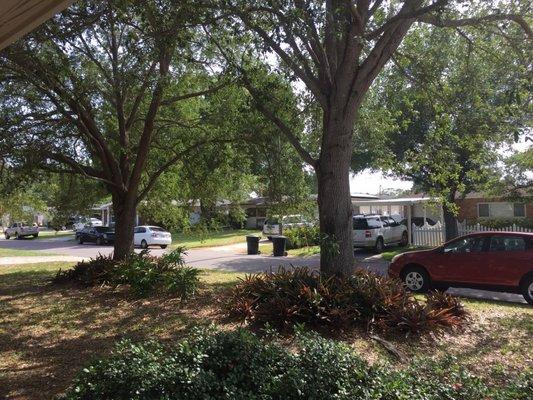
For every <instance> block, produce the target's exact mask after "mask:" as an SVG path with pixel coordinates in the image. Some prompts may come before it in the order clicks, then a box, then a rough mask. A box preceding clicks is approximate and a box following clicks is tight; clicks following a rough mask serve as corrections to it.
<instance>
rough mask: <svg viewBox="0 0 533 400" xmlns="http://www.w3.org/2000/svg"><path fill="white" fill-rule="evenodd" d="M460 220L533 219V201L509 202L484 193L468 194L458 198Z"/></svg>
mask: <svg viewBox="0 0 533 400" xmlns="http://www.w3.org/2000/svg"><path fill="white" fill-rule="evenodd" d="M456 202H457V205H458V206H459V215H458V219H459V220H460V221H464V220H466V221H469V222H470V221H478V220H480V219H481V220H483V219H496V218H498V219H500V218H501V219H515V218H517V219H520V218H528V219H532V218H533V201H529V202H528V201H522V202H521V201H508V200H506V199H502V198H500V197H487V196H486V195H485V194H483V193H478V192H473V193H468V194H467V195H466V196H464V197H458V198H457V200H456Z"/></svg>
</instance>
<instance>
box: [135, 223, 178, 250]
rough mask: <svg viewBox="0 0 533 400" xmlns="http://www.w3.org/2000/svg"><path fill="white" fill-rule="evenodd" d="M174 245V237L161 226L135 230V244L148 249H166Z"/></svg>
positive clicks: (143, 227)
mask: <svg viewBox="0 0 533 400" xmlns="http://www.w3.org/2000/svg"><path fill="white" fill-rule="evenodd" d="M170 243H172V236H171V235H170V232H167V231H166V230H164V229H163V228H160V227H159V226H149V225H143V226H136V227H135V229H134V230H133V244H134V245H135V246H141V247H142V248H143V249H147V248H148V246H160V247H161V248H162V249H165V248H166V247H167V246H168V245H169V244H170Z"/></svg>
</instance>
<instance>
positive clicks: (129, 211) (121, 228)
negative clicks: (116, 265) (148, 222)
mask: <svg viewBox="0 0 533 400" xmlns="http://www.w3.org/2000/svg"><path fill="white" fill-rule="evenodd" d="M136 211H137V207H136V202H135V196H134V195H132V194H130V193H126V194H122V195H115V194H114V195H113V212H114V213H115V243H114V248H113V259H114V260H116V261H122V260H124V259H125V258H126V257H128V255H130V254H131V253H132V252H133V229H134V228H135V216H136Z"/></svg>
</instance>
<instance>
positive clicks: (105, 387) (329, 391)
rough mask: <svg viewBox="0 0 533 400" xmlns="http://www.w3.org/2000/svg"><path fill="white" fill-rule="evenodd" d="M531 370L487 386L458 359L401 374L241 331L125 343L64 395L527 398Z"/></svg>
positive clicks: (316, 340) (332, 346)
mask: <svg viewBox="0 0 533 400" xmlns="http://www.w3.org/2000/svg"><path fill="white" fill-rule="evenodd" d="M532 383H533V374H532V373H531V371H529V373H526V374H524V375H521V376H518V377H512V378H509V380H508V384H506V385H499V386H497V387H492V386H489V385H488V384H487V383H486V382H485V381H484V380H483V379H481V378H479V377H477V376H475V375H473V374H471V373H469V372H468V371H467V370H466V369H464V368H462V367H461V366H460V365H458V364H457V362H456V360H455V359H453V358H452V357H447V358H445V359H443V360H440V361H438V362H435V361H429V360H425V359H419V360H417V361H416V362H415V363H413V365H412V366H410V367H408V368H406V369H403V370H396V369H393V368H392V367H390V366H388V365H374V366H370V365H369V364H368V363H366V362H365V361H363V360H362V359H361V358H360V357H359V356H358V355H357V354H356V353H355V351H354V350H353V349H352V348H350V347H349V346H347V345H346V344H343V343H340V342H336V341H333V340H328V339H324V338H321V337H319V336H316V335H302V334H299V335H297V336H296V340H295V343H294V347H293V348H292V349H291V350H288V349H287V348H285V347H283V346H282V345H281V344H280V343H278V342H277V341H275V340H273V341H269V342H265V341H263V340H260V339H259V338H258V337H257V336H255V335H254V334H252V333H250V332H248V331H245V330H237V331H233V332H213V331H210V330H194V331H193V333H191V334H190V335H189V337H188V338H186V339H185V340H183V341H181V342H179V343H177V344H175V345H173V346H164V345H162V344H160V343H157V342H147V343H140V344H135V343H132V342H130V341H123V342H120V343H119V344H118V345H117V346H116V349H115V351H114V352H113V353H112V354H111V355H110V356H109V357H107V358H103V359H100V360H96V361H94V362H93V363H91V364H90V365H89V366H87V367H86V368H84V369H83V370H82V371H81V372H80V373H79V374H78V376H77V378H76V379H75V380H74V382H73V384H72V386H71V388H70V389H69V391H68V392H67V393H66V394H65V395H64V396H63V397H62V398H63V399H68V400H88V399H92V400H99V399H106V400H115V399H116V400H119V399H120V400H122V399H124V400H126V399H127V400H155V399H158V400H161V399H165V400H171V399H172V400H197V399H228V400H229V399H231V400H244V399H246V400H255V399H258V400H259V399H261V400H269V399H279V400H281V399H286V400H292V399H316V400H330V399H331V400H333V399H336V400H342V399H346V400H348V399H358V400H407V399H409V400H454V399H493V400H526V399H530V398H531V396H532V395H533V389H532Z"/></svg>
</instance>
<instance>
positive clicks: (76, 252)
mask: <svg viewBox="0 0 533 400" xmlns="http://www.w3.org/2000/svg"><path fill="white" fill-rule="evenodd" d="M0 248H7V249H19V250H31V251H42V252H43V256H42V257H0V268H1V266H2V265H12V264H14V263H17V264H22V263H33V262H35V263H38V262H51V261H80V260H83V259H88V258H91V257H96V256H97V255H98V254H102V255H109V254H111V253H112V251H113V248H112V247H110V246H97V245H94V244H83V245H80V244H77V243H76V242H75V241H74V240H73V239H72V237H57V238H50V239H38V240H32V239H20V240H13V239H11V240H5V239H3V238H1V239H0ZM245 249H246V244H245V243H242V244H234V245H228V246H220V247H211V248H197V249H191V250H188V252H187V255H186V257H185V262H186V263H187V264H188V265H190V266H193V267H197V268H209V269H217V268H219V269H225V270H229V271H238V272H246V273H253V272H262V271H269V270H272V269H276V268H278V267H279V266H284V267H290V266H304V265H305V266H308V267H310V268H318V267H319V265H320V257H319V256H318V255H315V256H311V257H273V256H265V255H254V256H250V255H246V254H243V252H244V250H245ZM137 251H139V250H137ZM165 251H168V250H162V249H159V248H151V249H150V252H151V253H152V254H153V255H155V256H160V255H162V254H163V253H164V252H165ZM45 254H47V255H50V254H54V255H56V256H45ZM355 259H356V265H357V266H360V267H363V268H365V269H368V270H370V271H373V272H375V273H378V274H381V275H385V274H386V272H387V267H388V264H389V263H388V262H387V261H384V260H383V259H382V258H381V256H379V255H375V254H372V253H369V252H366V251H363V250H357V251H356V252H355ZM448 292H449V293H451V294H454V295H457V296H463V297H469V298H476V299H485V300H496V301H507V302H517V303H525V300H524V299H523V297H522V296H520V295H517V294H513V293H499V292H490V291H485V290H475V289H462V288H451V289H449V290H448Z"/></svg>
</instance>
